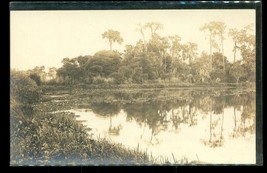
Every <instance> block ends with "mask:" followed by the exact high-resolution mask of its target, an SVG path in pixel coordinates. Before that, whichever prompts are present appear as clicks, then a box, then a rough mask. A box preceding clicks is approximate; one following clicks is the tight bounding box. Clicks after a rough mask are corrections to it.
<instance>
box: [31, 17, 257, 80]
mask: <svg viewBox="0 0 267 173" xmlns="http://www.w3.org/2000/svg"><path fill="white" fill-rule="evenodd" d="M199 29H200V30H201V31H203V33H204V34H205V35H206V36H207V37H208V38H209V39H208V41H207V43H203V44H207V45H208V46H209V52H204V51H203V52H202V53H201V54H198V45H197V44H196V43H193V42H188V43H182V42H181V40H182V38H181V37H180V36H179V35H171V36H167V37H165V36H161V35H160V34H159V32H158V31H159V30H163V25H162V24H161V23H157V22H148V23H145V24H138V25H137V28H136V31H137V32H139V33H140V36H141V39H140V40H139V41H137V42H136V44H135V45H126V46H125V49H124V52H122V53H120V52H118V51H115V50H113V47H112V46H113V44H115V43H118V44H121V43H122V42H123V38H122V37H121V35H120V32H119V31H115V30H112V29H109V30H107V31H106V32H104V33H103V34H102V38H103V39H107V41H108V43H109V48H110V49H109V50H101V51H98V52H96V53H95V54H94V55H86V56H78V57H75V58H64V59H63V60H62V66H61V67H60V68H58V69H55V68H53V69H50V71H49V73H47V74H48V75H50V79H54V80H52V81H53V82H54V83H61V84H74V83H85V84H100V83H112V84H131V83H138V84H142V83H156V82H177V83H179V82H183V83H239V82H255V78H256V68H255V60H256V55H255V35H253V34H251V33H250V32H251V31H252V25H248V26H245V27H244V28H242V29H240V30H238V29H235V28H233V29H229V30H228V31H227V30H226V25H225V23H223V22H218V21H212V22H209V23H205V24H204V25H203V26H202V27H200V28H199ZM145 31H146V33H149V34H145ZM226 36H227V37H231V38H232V41H233V43H234V47H233V57H234V61H233V62H229V61H228V57H226V56H225V54H224V40H225V37H226ZM203 37H204V35H203ZM237 53H239V54H240V55H241V59H240V60H236V54H237ZM36 68H37V69H36ZM36 68H35V70H31V71H30V72H29V74H31V78H32V79H34V80H35V81H36V80H40V81H42V80H41V77H40V76H42V75H40V74H44V73H43V71H42V68H41V70H40V68H38V67H36ZM38 70H39V71H38ZM34 75H35V76H34ZM38 76H39V79H38ZM53 76H54V77H53ZM55 78H56V79H55Z"/></svg>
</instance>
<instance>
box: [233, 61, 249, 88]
mask: <svg viewBox="0 0 267 173" xmlns="http://www.w3.org/2000/svg"><path fill="white" fill-rule="evenodd" d="M229 73H230V74H231V75H232V76H233V77H234V78H235V79H236V83H237V84H238V82H239V79H240V78H241V77H243V76H245V75H246V70H245V69H244V67H243V66H242V65H241V64H240V61H237V62H235V63H234V64H233V65H232V67H231V68H230V71H229Z"/></svg>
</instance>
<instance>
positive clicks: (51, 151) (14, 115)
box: [10, 21, 256, 165]
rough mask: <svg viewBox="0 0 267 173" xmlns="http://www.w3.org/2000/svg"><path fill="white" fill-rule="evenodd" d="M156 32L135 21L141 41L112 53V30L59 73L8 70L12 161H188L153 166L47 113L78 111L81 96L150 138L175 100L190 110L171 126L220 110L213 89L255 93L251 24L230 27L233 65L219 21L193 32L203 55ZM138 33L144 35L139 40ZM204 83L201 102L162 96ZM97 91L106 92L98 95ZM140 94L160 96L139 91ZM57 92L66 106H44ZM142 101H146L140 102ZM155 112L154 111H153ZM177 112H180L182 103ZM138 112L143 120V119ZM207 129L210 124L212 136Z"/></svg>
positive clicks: (144, 156) (70, 119)
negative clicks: (124, 117) (199, 36)
mask: <svg viewBox="0 0 267 173" xmlns="http://www.w3.org/2000/svg"><path fill="white" fill-rule="evenodd" d="M162 29H163V25H162V24H160V23H157V22H149V23H145V24H139V25H138V27H137V31H138V32H140V34H141V36H142V39H140V40H139V41H138V42H137V43H136V44H135V45H126V47H125V50H124V52H123V53H120V52H118V51H115V50H113V47H112V45H113V43H115V42H117V43H119V44H121V43H122V42H123V38H122V37H121V36H120V32H119V31H114V30H112V29H110V30H108V31H106V32H104V33H103V34H102V37H103V39H107V40H108V43H109V47H110V50H100V51H97V52H96V53H95V54H94V55H86V56H78V57H75V58H64V59H63V60H62V66H61V67H60V68H58V69H57V68H50V69H49V71H47V72H45V67H44V66H42V67H35V68H34V69H31V70H28V71H15V70H11V79H10V87H11V88H10V89H11V93H10V105H11V107H10V137H11V139H10V151H11V153H10V160H11V164H12V165H32V164H33V165H37V164H38V165H40V164H41V165H51V164H56V165H73V164H75V165H77V164H78V165H84V164H86V165H88V164H93V165H94V164H103V165H105V164H152V163H158V162H163V163H168V162H169V160H171V159H172V160H173V161H174V162H175V163H180V164H186V163H188V161H187V159H186V158H184V159H182V160H179V159H176V158H174V156H173V158H161V159H160V161H159V160H157V159H155V158H153V157H152V156H150V155H149V154H148V153H145V152H142V151H139V150H138V149H137V150H130V149H127V148H125V147H124V146H122V145H120V144H113V143H112V142H111V141H108V140H107V139H98V140H96V139H92V137H91V134H90V129H87V128H86V127H85V126H83V125H82V124H81V123H80V122H77V121H76V119H75V115H74V114H72V113H68V112H53V111H56V110H58V108H59V107H68V106H69V107H73V105H76V106H82V105H81V98H85V99H84V100H82V101H84V102H86V103H87V105H90V107H91V108H92V110H93V111H94V112H97V113H98V114H99V115H107V114H108V115H110V116H112V114H116V113H118V112H119V111H120V108H121V107H123V108H124V110H125V111H126V112H127V113H128V116H129V118H135V119H136V120H137V122H139V123H141V122H147V123H148V125H149V127H150V128H151V129H152V133H153V134H156V133H158V131H159V129H160V128H164V127H166V126H165V125H164V124H162V123H161V122H164V121H163V120H164V115H165V114H166V111H167V110H168V111H169V110H170V105H173V104H175V103H177V102H179V103H181V104H184V105H185V104H186V105H190V106H189V110H187V111H188V112H190V113H189V114H188V117H182V118H181V117H176V118H179V120H180V121H179V122H178V121H176V120H177V119H174V120H175V122H174V124H175V123H176V125H177V127H178V125H179V123H188V124H189V125H194V123H195V120H194V115H193V114H191V112H194V111H193V107H195V108H198V109H201V110H202V111H203V112H208V111H213V112H222V111H223V110H224V107H225V106H227V101H226V100H223V101H221V100H216V99H217V98H216V94H217V93H218V92H217V91H214V90H213V89H212V87H218V88H223V89H221V90H223V92H226V89H225V87H228V88H231V89H232V88H236V87H238V88H239V89H240V90H233V91H230V90H227V92H240V91H243V90H246V89H247V88H249V89H248V90H250V89H252V90H255V85H254V84H255V79H256V68H255V59H256V58H255V35H253V34H250V31H251V26H246V27H244V28H243V29H241V30H237V29H231V30H229V36H231V37H232V38H233V41H234V44H235V46H234V49H233V54H234V55H233V56H234V62H232V63H231V62H229V61H228V58H227V57H225V55H224V43H223V41H224V37H225V36H224V35H225V34H226V26H225V24H224V23H222V22H216V21H213V22H210V23H207V24H204V25H203V27H201V28H200V29H201V30H203V32H206V31H207V33H208V36H209V43H208V44H209V47H210V52H209V53H206V52H202V53H201V54H200V55H199V54H198V53H197V52H198V51H197V44H195V43H192V42H188V43H186V44H182V43H181V37H180V36H178V35H173V36H168V37H162V36H160V34H159V33H158V31H159V30H162ZM145 30H148V31H149V33H150V34H149V35H145V32H144V31H145ZM237 52H239V53H240V55H241V59H240V60H236V53H237ZM203 86H204V87H205V88H206V91H203V92H206V94H207V92H208V94H207V95H208V97H202V95H201V94H200V95H194V92H192V90H190V91H189V90H187V91H188V94H187V95H183V94H181V93H179V92H178V93H176V95H175V94H173V93H172V94H168V92H166V90H164V88H168V89H177V88H178V89H179V88H191V89H195V90H197V89H199V88H203ZM222 86H223V87H222ZM102 89H106V90H105V92H103V90H102ZM118 89H120V91H118ZM129 89H131V90H129ZM146 89H150V90H152V91H160V92H140V91H144V90H146ZM159 89H160V90H159ZM219 90H220V89H219ZM187 91H185V92H187ZM59 92H60V94H62V93H64V92H65V94H70V95H71V102H70V99H67V100H68V101H64V99H66V98H65V97H62V98H61V99H62V102H58V103H54V104H51V103H49V102H47V101H49V99H51V98H49V97H48V95H49V93H50V94H51V93H52V94H57V93H59ZM107 93H108V94H107ZM66 97H68V96H66ZM251 97H252V98H253V96H251ZM152 98H153V100H152ZM173 98H175V103H173V100H172V99H173ZM177 98H179V99H177ZM194 98H199V99H194ZM226 99H229V100H228V101H229V102H235V104H237V102H238V101H240V99H239V100H238V99H237V98H236V99H233V98H226ZM254 99H255V98H254ZM171 100H172V101H171ZM241 100H244V99H241ZM144 102H147V103H148V104H147V105H143V104H142V103H144ZM78 103H80V104H78ZM128 103H135V104H134V105H129V104H128ZM181 104H180V105H181ZM204 105H210V106H209V108H210V109H209V110H205V108H206V107H205V106H204ZM237 105H238V104H237ZM155 107H158V108H159V110H160V114H159V112H158V110H156V109H154V108H155ZM237 107H240V105H238V106H237ZM191 108H192V110H191ZM179 109H181V111H186V110H185V106H184V107H183V106H180V107H179ZM244 109H245V110H246V109H247V110H246V111H247V114H250V113H251V112H252V111H254V110H249V108H247V107H245V108H244ZM133 110H134V113H132V111H133ZM144 113H145V114H146V116H143V114H144ZM245 113H246V112H245ZM211 117H212V115H211ZM248 117H249V116H248ZM249 118H251V117H249ZM160 126H162V127H160ZM253 127H254V126H252V127H250V129H253ZM238 129H239V131H242V130H240V128H239V127H236V131H238ZM212 130H213V129H212V127H211V130H210V134H211V136H212ZM236 134H238V133H236ZM213 136H214V135H213ZM209 141H212V139H210V140H209ZM207 144H209V145H211V146H216V145H217V143H209V142H207Z"/></svg>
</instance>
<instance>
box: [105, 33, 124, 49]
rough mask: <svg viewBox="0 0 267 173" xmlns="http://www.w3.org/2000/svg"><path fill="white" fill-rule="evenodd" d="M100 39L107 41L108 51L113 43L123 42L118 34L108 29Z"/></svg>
mask: <svg viewBox="0 0 267 173" xmlns="http://www.w3.org/2000/svg"><path fill="white" fill-rule="evenodd" d="M102 38H103V39H105V38H106V39H108V42H109V47H110V50H112V44H113V43H114V42H117V43H119V44H121V43H122V42H123V38H122V37H121V36H120V32H119V31H115V30H112V29H109V30H108V31H106V32H104V33H103V34H102Z"/></svg>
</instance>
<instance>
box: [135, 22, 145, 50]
mask: <svg viewBox="0 0 267 173" xmlns="http://www.w3.org/2000/svg"><path fill="white" fill-rule="evenodd" d="M136 30H137V31H138V32H140V34H141V35H142V38H143V42H144V51H145V52H146V51H147V48H146V37H145V33H144V30H145V27H144V25H142V24H141V23H139V24H138V25H137V28H136Z"/></svg>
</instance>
